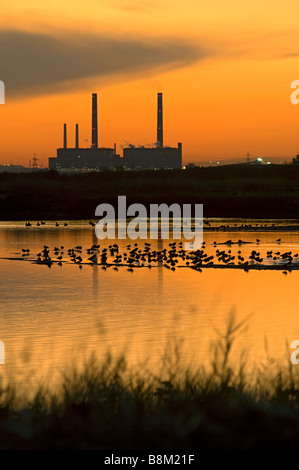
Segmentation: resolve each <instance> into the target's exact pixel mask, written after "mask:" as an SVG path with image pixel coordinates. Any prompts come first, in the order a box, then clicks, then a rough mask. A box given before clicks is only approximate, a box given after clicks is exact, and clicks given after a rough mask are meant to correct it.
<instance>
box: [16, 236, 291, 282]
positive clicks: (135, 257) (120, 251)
mask: <svg viewBox="0 0 299 470" xmlns="http://www.w3.org/2000/svg"><path fill="white" fill-rule="evenodd" d="M248 243H250V242H246V241H243V240H238V241H236V242H233V241H232V240H227V241H226V242H223V243H217V242H216V241H215V242H214V243H212V246H213V248H214V250H215V251H214V253H213V254H208V253H207V251H206V248H207V247H206V243H205V242H203V243H202V246H201V249H197V250H193V251H187V250H185V249H184V245H183V242H182V241H180V242H171V243H169V244H168V248H164V249H161V250H156V249H152V245H151V243H148V242H147V243H145V244H144V246H142V247H141V246H139V245H138V243H135V244H129V245H126V246H125V247H123V248H121V247H120V246H119V245H118V244H117V243H114V244H113V245H109V246H108V247H101V246H100V245H99V244H94V245H92V246H91V247H89V248H87V249H84V248H83V247H82V246H81V245H77V246H75V247H74V248H68V249H66V248H65V247H64V246H59V247H54V248H53V249H50V248H49V246H46V245H44V246H43V248H42V250H41V251H40V252H39V253H37V255H32V253H31V251H30V249H28V248H23V249H22V258H23V259H24V258H26V259H28V260H30V261H33V262H35V263H38V264H44V265H46V266H48V267H49V268H50V267H51V266H52V265H53V264H57V265H58V266H62V265H63V264H64V263H73V264H75V265H77V266H79V269H82V267H83V265H91V266H95V265H99V266H101V267H102V269H104V270H106V269H108V268H112V269H114V270H116V271H118V269H119V268H120V267H126V268H127V270H128V271H129V272H133V271H134V269H136V268H140V267H147V268H152V267H154V266H163V267H165V268H167V269H169V270H171V271H175V270H176V269H178V268H182V267H189V268H192V269H195V270H197V271H199V272H201V271H202V269H203V268H208V267H214V268H224V267H227V268H240V269H244V270H245V271H249V270H250V269H280V270H281V271H282V272H283V274H287V273H288V272H291V271H292V270H293V269H299V259H298V258H299V254H298V253H294V254H293V253H292V251H285V252H283V251H282V252H281V251H275V250H268V251H267V252H266V253H265V256H264V257H262V256H261V253H260V251H257V250H256V249H254V250H247V252H246V253H243V252H242V251H241V246H242V245H246V244H248ZM280 243H281V239H277V240H276V244H278V245H280ZM259 244H260V240H259V239H256V245H257V246H258V245H259ZM220 245H225V246H226V247H225V249H223V246H222V247H221V246H220ZM233 245H237V248H236V249H235V250H232V248H233ZM33 256H34V258H33Z"/></svg>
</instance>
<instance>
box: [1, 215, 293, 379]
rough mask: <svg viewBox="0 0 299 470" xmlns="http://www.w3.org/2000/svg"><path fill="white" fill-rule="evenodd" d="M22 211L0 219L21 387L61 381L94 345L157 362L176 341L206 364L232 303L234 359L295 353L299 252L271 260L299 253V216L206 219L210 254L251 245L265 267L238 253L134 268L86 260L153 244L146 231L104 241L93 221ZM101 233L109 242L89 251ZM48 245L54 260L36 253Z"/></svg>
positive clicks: (4, 283) (4, 298) (146, 365)
mask: <svg viewBox="0 0 299 470" xmlns="http://www.w3.org/2000/svg"><path fill="white" fill-rule="evenodd" d="M25 222H26V221H21V222H13V221H12V222H1V223H0V293H1V323H0V340H1V341H3V343H4V346H5V364H1V365H0V369H1V372H2V374H3V376H4V377H5V378H7V379H8V380H10V381H11V382H13V383H16V384H17V385H18V386H29V387H33V386H35V385H41V384H45V385H51V384H55V383H56V380H58V378H59V376H60V374H61V371H63V370H66V369H68V370H69V368H70V367H72V366H73V365H80V364H81V363H82V361H84V360H86V359H87V358H88V357H90V355H91V354H92V353H95V354H96V355H97V357H98V358H99V359H100V360H101V359H102V358H104V357H105V354H106V353H107V351H110V352H111V354H112V355H113V356H118V355H120V354H124V355H125V358H126V360H127V363H128V367H129V368H137V369H138V370H147V369H148V370H150V371H153V372H155V371H157V370H158V369H159V368H161V366H162V365H163V367H164V365H165V367H166V365H167V362H165V357H164V356H165V351H166V352H167V354H168V355H169V357H170V358H172V360H173V361H176V356H175V350H176V348H177V347H178V348H179V351H180V361H181V363H182V366H184V365H186V366H188V365H190V366H191V367H195V368H196V367H198V366H200V365H201V364H209V363H210V361H211V358H212V355H211V342H212V341H219V332H221V333H223V332H225V328H226V325H227V321H228V317H229V315H230V314H232V312H233V313H234V314H235V315H236V319H237V322H239V321H242V320H246V324H245V328H244V330H243V331H242V333H240V334H239V335H237V337H236V341H235V343H234V344H233V348H232V354H233V359H234V361H236V364H237V362H238V360H239V359H240V358H241V355H242V353H243V352H244V351H245V353H246V356H245V357H246V361H247V363H248V364H254V363H256V364H258V365H259V366H262V364H265V363H266V362H267V359H268V358H269V357H270V358H272V359H273V360H275V359H280V358H288V355H290V353H291V350H290V347H289V346H290V343H291V342H292V341H293V340H295V339H299V315H298V285H299V270H297V269H296V268H297V266H296V259H297V258H296V256H295V257H294V260H293V266H294V269H292V270H291V269H287V268H284V269H270V268H271V267H272V268H273V267H278V268H279V267H280V266H281V265H282V263H283V266H285V260H281V258H280V256H281V254H283V253H292V254H295V255H296V254H297V251H298V250H299V230H298V227H297V221H289V220H288V221H285V220H281V221H261V220H259V221H245V220H240V219H233V220H232V219H226V220H224V219H210V220H209V221H208V222H206V223H205V225H204V235H203V240H204V252H205V253H207V254H208V255H213V256H214V260H215V259H216V258H215V256H216V254H217V253H216V250H218V253H219V251H222V250H225V251H226V252H228V251H229V250H230V254H229V256H231V257H233V256H234V257H235V258H234V264H237V262H238V256H242V257H243V259H245V260H249V267H250V266H251V264H253V260H252V259H250V255H251V254H252V251H253V250H254V251H255V252H257V253H258V256H259V257H260V258H262V259H263V262H262V269H241V268H240V269H235V268H234V267H233V266H230V265H229V264H228V265H226V266H225V267H223V268H222V269H220V268H219V269H217V266H216V265H217V263H215V261H214V265H212V264H211V265H210V266H202V269H201V270H199V269H192V268H191V267H190V265H189V266H186V265H184V266H182V267H181V268H179V267H177V266H175V269H173V270H172V269H171V268H170V266H168V267H165V266H164V264H165V262H164V261H160V262H159V261H158V262H155V261H153V262H151V263H150V264H151V267H150V268H149V267H148V266H147V264H148V263H147V262H141V264H139V266H138V267H136V266H134V268H133V269H131V268H130V266H123V265H122V264H126V263H123V262H122V263H119V266H118V267H117V269H114V268H115V267H116V266H115V263H114V266H109V265H108V266H106V267H105V266H104V268H105V269H103V266H101V265H100V264H95V263H94V262H92V261H91V260H89V259H88V258H90V257H92V256H93V255H94V253H95V252H96V254H97V257H98V258H97V259H98V260H99V258H100V256H101V254H102V250H103V249H104V250H105V249H107V250H108V252H109V246H111V244H112V245H113V244H114V243H116V244H117V246H118V252H117V253H114V256H113V257H114V258H115V256H116V254H121V255H122V256H123V254H124V253H128V252H129V251H130V250H132V249H134V248H137V249H141V251H142V250H144V248H145V243H146V242H149V240H148V241H146V240H139V241H138V243H137V245H138V246H137V247H135V243H136V242H137V241H136V240H134V241H132V240H112V241H111V240H109V241H107V240H105V241H102V240H101V241H99V240H97V239H96V237H95V228H94V227H93V226H91V225H90V224H89V221H84V220H82V221H60V222H59V226H56V224H55V222H53V221H45V224H44V225H37V222H31V226H28V227H27V226H26V223H25ZM64 224H65V225H64ZM273 224H274V227H273ZM228 240H230V241H231V242H230V243H227V241H228ZM240 241H241V242H240ZM170 243H173V240H152V241H150V244H151V246H150V250H151V251H155V252H162V251H163V250H166V251H167V250H171V246H169V244H170ZM176 243H177V244H178V241H176ZM96 244H99V245H100V248H98V249H97V250H95V249H94V250H95V251H94V250H91V251H90V248H91V247H92V246H94V245H96ZM128 245H130V247H129V248H128ZM44 246H47V247H49V248H47V249H48V250H49V256H51V259H52V261H53V260H54V262H53V263H52V264H51V263H50V264H49V263H48V264H44V263H43V262H37V260H38V259H41V260H43V259H44V258H43V255H41V257H39V258H38V257H37V254H38V253H41V251H42V250H43V249H44ZM62 246H63V247H64V248H63V249H62V248H61V247H62ZM55 247H57V248H59V250H57V252H54V248H55ZM76 247H77V248H76ZM78 247H80V248H78ZM81 247H82V248H81ZM75 248H76V250H75V251H68V250H72V249H75ZM87 249H89V251H88V252H87ZM23 250H30V251H29V252H25V251H23ZM238 252H240V253H238ZM269 252H272V254H271V256H267V254H268V255H269ZM61 253H62V254H61ZM74 253H75V256H73V257H71V255H72V254H74ZM275 253H279V254H277V255H275ZM274 255H275V256H274ZM59 256H61V260H59V258H58V257H59ZM79 256H81V258H82V261H80V260H79V261H78V259H76V258H77V257H79ZM275 257H276V258H277V259H276V260H275V259H274V258H275ZM59 261H60V264H59ZM122 261H123V258H122ZM185 261H186V260H185ZM242 262H243V261H242ZM180 263H181V260H180V259H179V262H178V263H177V264H178V265H179V264H180ZM142 264H144V266H142ZM183 264H184V263H183ZM265 267H269V269H265ZM298 367H299V366H298Z"/></svg>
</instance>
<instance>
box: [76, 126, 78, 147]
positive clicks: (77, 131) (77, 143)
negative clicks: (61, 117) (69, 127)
mask: <svg viewBox="0 0 299 470" xmlns="http://www.w3.org/2000/svg"><path fill="white" fill-rule="evenodd" d="M78 148H79V124H76V149H78Z"/></svg>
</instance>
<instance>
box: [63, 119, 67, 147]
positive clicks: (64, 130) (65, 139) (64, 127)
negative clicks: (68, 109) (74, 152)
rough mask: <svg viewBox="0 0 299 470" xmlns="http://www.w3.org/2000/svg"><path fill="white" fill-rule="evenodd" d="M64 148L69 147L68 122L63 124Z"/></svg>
mask: <svg viewBox="0 0 299 470" xmlns="http://www.w3.org/2000/svg"><path fill="white" fill-rule="evenodd" d="M63 148H65V149H66V148H67V137H66V124H64V125H63Z"/></svg>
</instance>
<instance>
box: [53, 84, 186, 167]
mask: <svg viewBox="0 0 299 470" xmlns="http://www.w3.org/2000/svg"><path fill="white" fill-rule="evenodd" d="M162 99H163V97H162V93H158V105H157V143H156V146H154V147H140V146H139V147H137V146H134V145H131V146H129V147H126V148H123V155H122V156H120V155H118V154H117V153H116V145H115V144H114V147H113V148H105V147H99V146H98V111H97V93H93V94H92V122H91V124H92V128H91V142H92V143H91V147H88V148H81V147H80V145H79V125H78V124H76V138H75V147H73V148H70V147H68V146H67V125H66V124H64V127H63V148H58V149H57V157H51V158H49V168H50V169H53V170H57V171H60V172H80V171H86V172H88V171H101V170H104V169H110V170H115V169H124V170H143V169H153V170H155V169H175V168H176V169H178V168H179V169H180V168H182V144H181V143H178V146H177V147H166V146H164V145H163V102H162Z"/></svg>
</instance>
